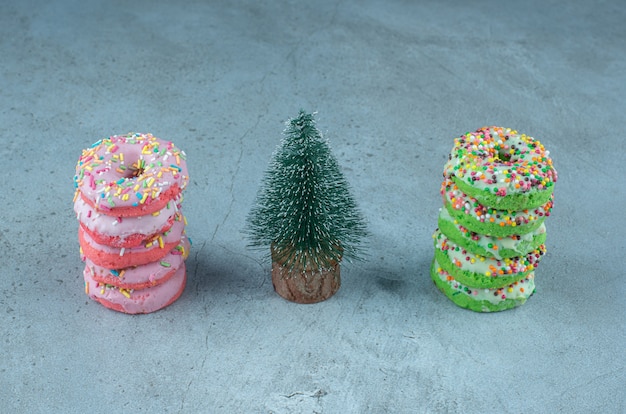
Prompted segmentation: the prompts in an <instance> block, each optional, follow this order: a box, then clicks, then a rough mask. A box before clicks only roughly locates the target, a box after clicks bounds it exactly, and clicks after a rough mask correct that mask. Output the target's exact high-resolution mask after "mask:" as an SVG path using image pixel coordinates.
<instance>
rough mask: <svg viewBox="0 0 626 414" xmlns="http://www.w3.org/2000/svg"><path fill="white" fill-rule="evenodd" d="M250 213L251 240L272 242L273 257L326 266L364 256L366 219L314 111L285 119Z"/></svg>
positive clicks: (262, 243)
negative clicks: (363, 243) (360, 245)
mask: <svg viewBox="0 0 626 414" xmlns="http://www.w3.org/2000/svg"><path fill="white" fill-rule="evenodd" d="M286 125H287V127H286V129H285V131H284V136H283V139H282V141H281V143H280V145H279V146H278V148H277V150H276V151H275V152H274V154H273V157H272V161H271V162H270V165H269V168H268V170H267V171H266V173H265V176H264V178H263V182H262V185H261V189H260V191H259V195H258V196H257V200H256V205H255V206H254V207H253V208H252V210H251V212H250V214H249V217H248V233H249V234H250V236H251V239H252V243H251V244H252V246H257V247H259V246H268V245H269V246H271V251H272V256H273V259H274V260H278V261H280V264H281V265H283V266H288V267H291V268H293V267H294V266H296V265H299V266H301V268H302V269H305V268H306V267H307V266H310V268H311V269H313V270H322V269H326V268H330V267H332V265H333V263H339V262H340V261H341V259H342V258H343V257H347V258H350V259H360V258H361V254H360V248H359V244H360V241H361V238H362V237H364V236H365V235H366V227H365V223H364V220H363V218H362V216H361V214H360V212H359V211H358V210H357V207H356V203H355V201H354V199H353V198H352V196H351V195H350V189H349V186H348V183H347V181H346V180H345V178H344V176H343V174H342V172H341V170H340V168H339V164H338V163H337V160H336V159H335V157H334V156H333V154H332V153H331V149H330V147H329V145H328V142H327V141H326V140H325V139H324V138H323V137H322V134H321V133H320V131H319V130H318V129H317V128H316V126H315V119H314V117H313V115H312V114H307V113H305V112H304V111H300V113H299V114H298V116H297V117H296V118H294V119H290V120H289V121H288V122H287V123H286Z"/></svg>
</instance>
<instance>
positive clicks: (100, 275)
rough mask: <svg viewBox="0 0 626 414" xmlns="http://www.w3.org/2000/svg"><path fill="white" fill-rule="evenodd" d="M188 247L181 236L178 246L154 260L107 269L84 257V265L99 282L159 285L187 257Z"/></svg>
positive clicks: (134, 286) (133, 286)
mask: <svg viewBox="0 0 626 414" xmlns="http://www.w3.org/2000/svg"><path fill="white" fill-rule="evenodd" d="M189 248H190V245H189V241H188V240H187V238H186V237H183V238H182V239H181V241H180V244H179V245H178V246H176V247H175V248H174V249H172V250H171V251H170V252H169V253H168V254H167V255H166V256H165V257H163V258H162V259H161V260H159V261H156V262H150V263H147V264H145V265H141V266H133V267H128V268H125V269H108V268H105V267H102V266H98V265H96V264H95V263H93V262H92V261H91V260H90V259H88V258H85V267H86V268H88V269H89V271H90V275H91V278H92V279H93V280H94V281H96V282H98V283H100V284H104V285H110V286H115V287H118V288H122V289H133V290H139V289H146V288H149V287H152V286H156V285H160V284H162V283H164V282H166V281H167V280H169V278H171V277H172V276H174V273H176V271H177V270H178V268H180V266H181V265H182V263H183V262H184V261H185V259H187V256H188V254H189Z"/></svg>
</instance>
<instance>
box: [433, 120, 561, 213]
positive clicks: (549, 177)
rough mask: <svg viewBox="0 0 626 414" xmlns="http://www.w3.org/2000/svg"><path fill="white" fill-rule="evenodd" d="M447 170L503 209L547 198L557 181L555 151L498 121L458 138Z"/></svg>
mask: <svg viewBox="0 0 626 414" xmlns="http://www.w3.org/2000/svg"><path fill="white" fill-rule="evenodd" d="M444 176H445V177H446V178H448V179H451V180H452V181H454V183H455V184H456V185H457V186H458V188H459V189H460V190H461V191H462V192H464V193H465V194H467V195H469V196H470V197H473V198H475V199H476V200H478V202H479V203H480V204H482V205H484V206H489V207H494V208H497V209H500V210H525V209H532V208H535V207H539V206H541V205H544V204H546V203H547V202H548V201H549V200H550V197H551V195H552V192H553V190H554V183H555V182H556V181H557V172H556V170H555V169H554V166H553V165H552V159H551V158H550V157H549V151H546V149H545V148H544V146H543V145H542V144H541V143H540V142H539V141H538V140H535V139H534V138H532V137H529V136H528V135H525V134H518V133H517V131H515V130H512V129H510V128H501V127H496V126H490V127H484V128H481V129H478V130H477V131H476V132H471V133H470V132H468V133H466V134H465V135H461V136H460V137H458V138H456V139H455V140H454V146H453V148H452V151H451V153H450V156H449V157H448V162H447V163H446V164H445V166H444Z"/></svg>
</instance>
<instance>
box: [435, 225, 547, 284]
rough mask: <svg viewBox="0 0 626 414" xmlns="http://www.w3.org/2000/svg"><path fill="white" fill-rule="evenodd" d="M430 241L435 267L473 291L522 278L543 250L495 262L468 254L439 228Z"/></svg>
mask: <svg viewBox="0 0 626 414" xmlns="http://www.w3.org/2000/svg"><path fill="white" fill-rule="evenodd" d="M433 239H434V244H435V259H437V262H438V263H439V266H441V267H442V268H443V269H444V270H445V271H446V272H448V273H449V274H450V275H451V276H452V277H453V278H454V279H456V280H457V281H459V282H460V283H462V284H464V285H466V286H469V287H473V288H485V289H493V288H497V287H500V286H504V285H509V284H511V283H514V282H516V281H518V280H520V279H523V278H524V277H526V275H528V274H529V273H531V272H532V271H534V270H535V269H536V268H537V266H538V265H539V262H540V260H541V258H542V256H543V255H544V254H545V251H546V248H545V245H541V246H539V248H538V249H537V250H533V251H532V252H530V253H528V254H526V255H525V256H519V257H513V258H508V259H502V260H499V259H495V258H492V257H485V256H479V255H475V254H472V253H470V252H468V251H467V250H465V249H463V248H461V247H459V246H457V245H456V244H454V243H453V242H451V241H450V240H449V239H448V238H446V236H445V235H444V234H443V233H441V231H440V230H439V229H437V230H436V231H435V233H434V234H433Z"/></svg>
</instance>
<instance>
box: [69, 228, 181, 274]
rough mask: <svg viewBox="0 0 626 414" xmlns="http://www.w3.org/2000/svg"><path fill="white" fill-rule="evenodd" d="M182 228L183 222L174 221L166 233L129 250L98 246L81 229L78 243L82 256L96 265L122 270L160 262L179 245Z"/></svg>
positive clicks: (79, 229)
mask: <svg viewBox="0 0 626 414" xmlns="http://www.w3.org/2000/svg"><path fill="white" fill-rule="evenodd" d="M184 227H185V225H184V221H183V220H180V221H175V222H174V224H173V225H172V227H171V228H170V229H169V230H168V231H167V232H165V233H163V234H160V235H157V236H156V237H153V238H152V239H148V240H146V241H144V242H143V243H142V244H141V245H139V246H137V247H130V248H124V247H121V248H118V247H112V246H107V245H104V244H98V243H96V242H95V241H94V240H93V239H92V238H91V237H90V236H89V234H87V233H86V232H85V231H84V230H83V228H82V227H79V228H78V241H79V243H80V248H81V251H82V253H83V254H84V256H85V257H86V258H88V259H89V260H91V261H92V262H93V263H95V264H96V265H98V266H102V267H105V268H108V269H124V268H127V267H132V266H140V265H144V264H147V263H150V262H156V261H160V260H162V259H163V258H164V257H165V256H167V254H168V253H169V252H170V251H171V250H172V249H174V248H175V247H176V246H178V245H179V243H180V242H181V238H182V236H183V232H184Z"/></svg>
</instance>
